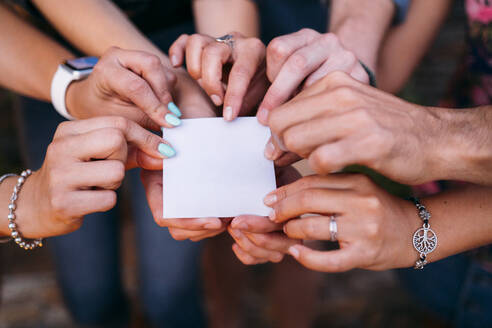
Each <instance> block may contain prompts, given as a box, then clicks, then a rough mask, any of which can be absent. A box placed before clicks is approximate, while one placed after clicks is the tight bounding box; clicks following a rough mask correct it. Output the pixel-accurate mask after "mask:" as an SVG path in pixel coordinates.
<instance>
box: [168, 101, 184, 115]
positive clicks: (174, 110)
mask: <svg viewBox="0 0 492 328" xmlns="http://www.w3.org/2000/svg"><path fill="white" fill-rule="evenodd" d="M167 109H169V111H170V112H171V113H173V114H174V115H176V116H177V117H181V111H180V110H179V108H178V106H176V104H175V103H173V102H172V101H171V102H170V103H169V104H167Z"/></svg>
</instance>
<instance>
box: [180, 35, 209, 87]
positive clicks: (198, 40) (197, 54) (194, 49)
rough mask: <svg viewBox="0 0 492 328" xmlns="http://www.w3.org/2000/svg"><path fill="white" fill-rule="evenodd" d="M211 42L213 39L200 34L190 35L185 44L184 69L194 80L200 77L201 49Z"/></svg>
mask: <svg viewBox="0 0 492 328" xmlns="http://www.w3.org/2000/svg"><path fill="white" fill-rule="evenodd" d="M212 42H215V40H214V39H213V38H211V37H209V36H205V35H200V34H193V35H191V36H190V37H189V38H188V40H187V42H186V68H187V69H188V72H189V73H190V75H191V77H192V78H194V79H195V80H198V79H200V78H201V77H202V53H203V49H204V48H205V47H206V46H207V45H208V44H210V43H212Z"/></svg>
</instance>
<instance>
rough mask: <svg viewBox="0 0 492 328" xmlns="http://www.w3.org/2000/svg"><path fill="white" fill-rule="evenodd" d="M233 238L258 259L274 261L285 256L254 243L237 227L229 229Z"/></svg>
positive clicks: (278, 260)
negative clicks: (236, 228)
mask: <svg viewBox="0 0 492 328" xmlns="http://www.w3.org/2000/svg"><path fill="white" fill-rule="evenodd" d="M228 230H229V233H230V234H231V236H232V238H234V240H235V241H236V243H237V244H238V245H239V247H241V249H242V250H243V251H245V252H246V253H248V254H250V255H251V256H252V257H255V258H257V259H266V260H269V261H272V262H280V261H281V260H282V258H283V257H284V256H283V254H282V253H280V252H277V251H271V250H268V249H263V248H260V247H258V246H256V245H255V244H253V243H252V242H251V241H250V240H249V239H248V238H247V237H246V236H245V235H244V234H243V233H242V232H241V231H239V230H235V229H230V228H229V229H228Z"/></svg>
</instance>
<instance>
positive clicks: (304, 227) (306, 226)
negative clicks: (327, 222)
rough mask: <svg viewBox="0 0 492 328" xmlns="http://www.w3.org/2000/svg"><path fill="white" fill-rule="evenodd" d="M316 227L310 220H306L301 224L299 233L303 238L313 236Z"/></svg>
mask: <svg viewBox="0 0 492 328" xmlns="http://www.w3.org/2000/svg"><path fill="white" fill-rule="evenodd" d="M316 230H317V227H316V223H315V222H314V221H312V220H306V221H304V222H303V223H302V224H301V231H302V233H303V234H304V236H307V237H309V236H313V235H314V233H316Z"/></svg>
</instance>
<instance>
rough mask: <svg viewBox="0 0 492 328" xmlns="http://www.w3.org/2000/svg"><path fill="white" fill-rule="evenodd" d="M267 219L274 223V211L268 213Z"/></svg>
mask: <svg viewBox="0 0 492 328" xmlns="http://www.w3.org/2000/svg"><path fill="white" fill-rule="evenodd" d="M268 217H269V218H270V220H271V221H275V210H271V211H270V213H269V214H268Z"/></svg>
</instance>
